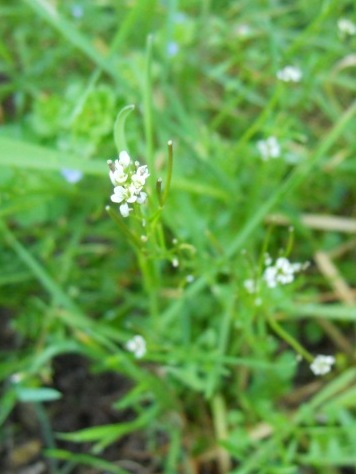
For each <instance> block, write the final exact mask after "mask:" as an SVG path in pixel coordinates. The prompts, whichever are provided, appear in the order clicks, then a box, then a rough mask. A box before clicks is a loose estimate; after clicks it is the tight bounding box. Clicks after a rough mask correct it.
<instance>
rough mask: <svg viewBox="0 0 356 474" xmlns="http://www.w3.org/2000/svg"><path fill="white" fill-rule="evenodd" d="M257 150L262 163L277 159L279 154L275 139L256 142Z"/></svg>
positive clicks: (279, 149)
mask: <svg viewBox="0 0 356 474" xmlns="http://www.w3.org/2000/svg"><path fill="white" fill-rule="evenodd" d="M257 148H258V151H259V152H260V154H261V158H262V159H263V160H264V161H268V160H269V159H270V158H278V157H279V156H280V154H281V147H280V145H279V143H278V140H277V138H276V137H269V138H267V139H266V140H259V141H258V142H257Z"/></svg>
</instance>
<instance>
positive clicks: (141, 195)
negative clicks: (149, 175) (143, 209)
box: [136, 191, 147, 204]
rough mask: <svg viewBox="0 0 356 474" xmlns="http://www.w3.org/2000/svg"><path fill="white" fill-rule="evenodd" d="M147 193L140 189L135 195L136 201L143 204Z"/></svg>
mask: <svg viewBox="0 0 356 474" xmlns="http://www.w3.org/2000/svg"><path fill="white" fill-rule="evenodd" d="M146 199H147V194H146V193H145V192H144V191H141V192H140V194H139V195H138V196H137V199H136V202H137V203H138V204H143V203H145V202H146Z"/></svg>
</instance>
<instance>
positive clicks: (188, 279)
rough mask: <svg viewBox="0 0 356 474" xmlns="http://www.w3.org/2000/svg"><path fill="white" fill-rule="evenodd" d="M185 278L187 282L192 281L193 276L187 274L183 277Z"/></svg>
mask: <svg viewBox="0 0 356 474" xmlns="http://www.w3.org/2000/svg"><path fill="white" fill-rule="evenodd" d="M185 279H186V281H187V283H193V281H194V276H193V275H187V276H186V277H185Z"/></svg>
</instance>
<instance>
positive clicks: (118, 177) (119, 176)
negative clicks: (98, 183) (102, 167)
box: [109, 160, 127, 186]
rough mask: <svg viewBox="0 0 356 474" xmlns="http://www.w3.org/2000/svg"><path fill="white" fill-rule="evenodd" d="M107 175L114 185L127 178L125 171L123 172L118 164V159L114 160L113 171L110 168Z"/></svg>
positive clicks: (121, 182)
mask: <svg viewBox="0 0 356 474" xmlns="http://www.w3.org/2000/svg"><path fill="white" fill-rule="evenodd" d="M109 176H110V179H111V182H112V184H113V185H114V186H117V185H118V184H123V183H124V182H125V181H126V180H127V173H125V170H124V168H123V166H122V165H120V163H119V162H118V160H116V161H115V171H111V170H110V172H109Z"/></svg>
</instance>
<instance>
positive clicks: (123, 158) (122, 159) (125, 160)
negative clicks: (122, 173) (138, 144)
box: [119, 150, 131, 168]
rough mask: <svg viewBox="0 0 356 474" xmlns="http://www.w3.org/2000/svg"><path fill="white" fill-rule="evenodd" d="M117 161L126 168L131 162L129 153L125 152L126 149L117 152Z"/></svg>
mask: <svg viewBox="0 0 356 474" xmlns="http://www.w3.org/2000/svg"><path fill="white" fill-rule="evenodd" d="M119 163H120V165H121V166H123V167H124V168H127V167H128V166H129V165H130V163H131V158H130V155H129V154H128V153H127V151H125V150H123V151H121V152H120V154H119Z"/></svg>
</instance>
